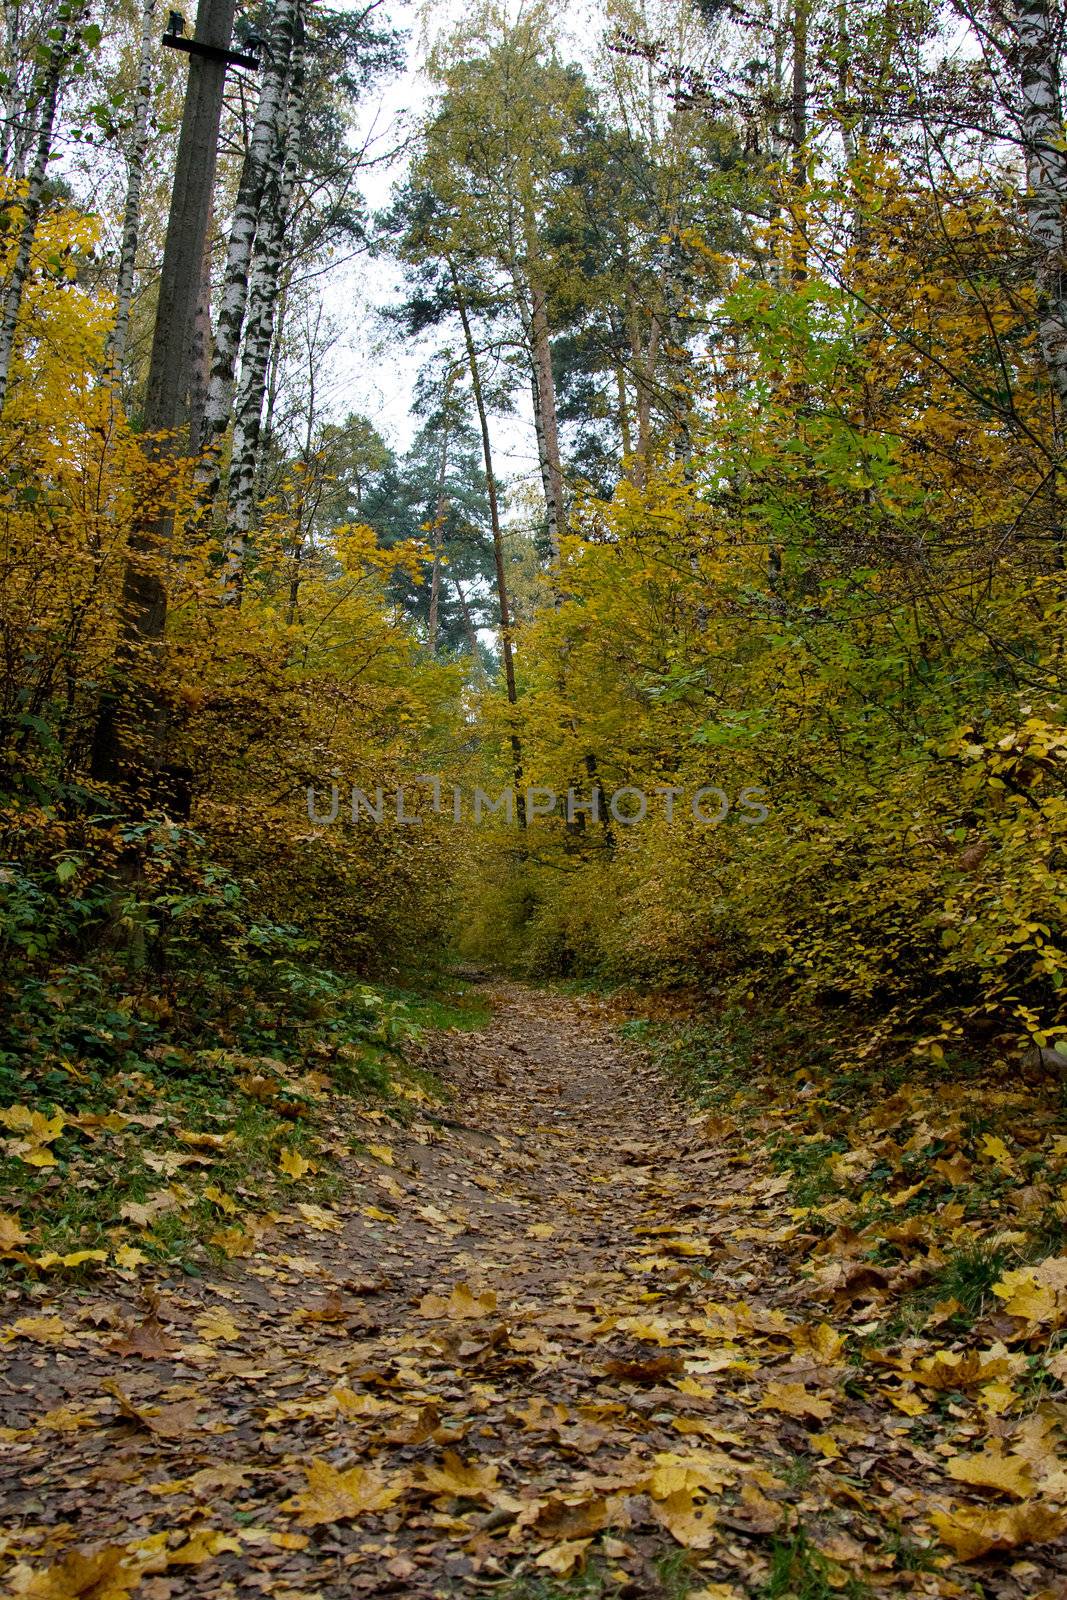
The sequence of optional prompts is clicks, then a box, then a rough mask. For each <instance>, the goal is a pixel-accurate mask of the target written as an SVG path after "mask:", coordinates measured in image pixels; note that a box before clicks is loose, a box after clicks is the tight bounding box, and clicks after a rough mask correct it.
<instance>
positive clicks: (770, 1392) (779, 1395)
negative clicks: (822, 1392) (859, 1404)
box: [756, 1383, 834, 1422]
mask: <svg viewBox="0 0 1067 1600" xmlns="http://www.w3.org/2000/svg"><path fill="white" fill-rule="evenodd" d="M756 1409H757V1410H759V1411H780V1412H782V1413H783V1414H784V1415H785V1416H787V1417H815V1418H817V1419H818V1420H819V1421H820V1422H822V1421H824V1420H825V1419H826V1418H827V1417H829V1416H830V1415H832V1413H833V1409H834V1408H833V1406H832V1405H831V1404H830V1402H829V1401H828V1400H820V1399H819V1398H818V1397H817V1396H816V1395H811V1394H809V1393H808V1391H807V1390H806V1389H805V1387H804V1385H803V1384H802V1383H769V1384H768V1385H767V1387H766V1389H765V1390H764V1391H763V1396H762V1398H761V1400H760V1403H759V1405H758V1407H757V1408H756Z"/></svg>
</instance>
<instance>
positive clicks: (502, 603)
mask: <svg viewBox="0 0 1067 1600" xmlns="http://www.w3.org/2000/svg"><path fill="white" fill-rule="evenodd" d="M445 260H446V262H447V265H448V272H449V277H450V278H451V280H452V293H453V295H454V297H455V303H456V310H457V312H458V313H459V320H460V324H461V326H462V328H463V342H464V345H465V347H466V351H467V365H468V367H469V369H470V375H471V388H472V389H473V391H474V404H475V407H476V408H477V411H478V426H479V429H480V431H481V436H482V458H483V460H484V462H485V491H486V496H487V498H488V500H489V521H490V525H491V527H492V530H493V559H494V564H495V566H496V593H497V604H498V606H499V610H500V653H501V655H502V656H503V658H504V681H505V683H506V685H507V693H508V704H509V705H512V706H514V705H517V704H518V700H519V695H518V690H517V688H516V683H515V655H514V651H513V649H512V641H511V612H510V609H509V607H508V586H507V575H506V573H505V571H504V538H503V533H502V530H501V527H500V504H499V501H498V499H497V492H496V474H495V472H494V471H493V449H492V442H491V440H490V437H489V417H488V414H487V412H486V409H485V395H484V393H483V391H482V375H481V369H480V368H479V365H478V351H477V349H476V347H475V343H474V334H473V333H472V331H471V323H470V316H469V314H468V312H467V302H466V300H465V299H464V296H463V289H462V286H461V284H460V281H459V274H458V273H457V271H456V265H455V262H454V261H453V260H452V257H451V256H446V258H445ZM511 753H512V756H513V758H514V762H515V784H516V788H517V789H518V788H521V787H522V743H521V741H520V739H519V736H518V734H517V733H516V732H514V731H513V732H512V735H511ZM518 813H519V825H520V827H521V826H523V825H524V818H525V809H524V807H523V806H522V805H521V803H520V805H519V807H518Z"/></svg>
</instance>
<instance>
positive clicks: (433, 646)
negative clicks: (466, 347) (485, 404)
mask: <svg viewBox="0 0 1067 1600" xmlns="http://www.w3.org/2000/svg"><path fill="white" fill-rule="evenodd" d="M448 387H449V389H450V388H451V387H452V386H451V383H449V386H448ZM447 405H448V392H447V390H446V393H445V407H446V408H447ZM447 475H448V422H447V420H446V421H445V423H444V425H443V428H442V433H441V463H440V466H439V467H438V471H437V504H436V505H435V507H434V518H433V573H432V576H431V578H430V618H429V624H428V627H427V643H428V645H429V648H430V654H431V655H435V654H436V653H437V608H438V602H439V601H440V597H441V554H442V550H443V548H444V529H445V520H446V518H447V516H448V496H447V495H446V493H445V479H446V478H447Z"/></svg>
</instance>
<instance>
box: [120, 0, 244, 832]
mask: <svg viewBox="0 0 1067 1600" xmlns="http://www.w3.org/2000/svg"><path fill="white" fill-rule="evenodd" d="M236 10H237V4H236V0H200V4H199V8H198V10H197V16H196V31H195V33H194V35H193V37H192V39H184V38H183V37H181V34H180V32H179V33H169V34H166V35H164V39H163V42H164V44H170V45H174V46H175V47H176V48H179V49H181V50H183V51H184V52H185V53H187V54H188V56H189V84H188V88H187V90H186V96H185V110H184V112H183V114H182V127H181V136H180V138H179V141H178V159H177V164H176V167H175V172H174V189H173V193H172V195H171V204H170V218H169V221H168V223H167V239H166V244H165V246H164V250H163V266H162V272H161V276H160V285H159V305H158V309H157V311H156V326H155V333H154V335H153V339H152V359H151V364H150V366H149V370H148V386H147V391H146V395H145V406H144V415H143V419H142V426H143V430H144V432H145V433H146V434H149V435H154V436H156V437H154V438H152V439H150V441H149V443H148V449H149V453H150V454H151V455H153V456H154V457H156V458H157V459H158V458H160V457H163V456H166V455H173V454H175V453H176V452H178V451H179V450H180V449H181V445H180V443H179V437H178V436H179V433H180V431H181V430H183V429H187V428H188V424H189V392H190V386H191V382H192V374H193V346H194V339H195V330H196V320H197V310H198V302H199V298H200V288H201V283H202V281H203V276H202V274H203V260H204V247H205V243H206V240H207V235H208V229H209V228H210V226H211V211H212V199H213V195H214V188H215V165H216V158H217V152H218V141H219V125H220V123H221V120H222V97H223V87H224V84H225V80H226V68H227V66H228V65H230V64H231V63H234V62H238V63H239V64H241V65H252V66H254V65H255V64H256V63H255V61H254V60H250V59H249V58H247V57H238V56H235V55H234V54H233V53H232V52H231V51H230V50H229V44H230V37H231V34H232V32H233V22H234V15H235V13H236ZM186 448H188V446H186ZM172 529H173V514H172V512H170V511H169V510H167V509H166V508H165V507H164V508H161V507H159V506H158V505H149V506H148V508H146V510H145V512H144V514H143V515H142V516H141V518H139V520H138V521H137V522H136V523H135V524H134V527H133V528H132V530H131V533H130V539H129V543H128V546H127V551H126V566H125V570H124V572H123V582H122V603H121V610H120V614H119V634H118V641H117V645H116V650H115V662H114V669H113V682H112V685H111V687H110V688H109V689H107V690H106V691H105V693H104V694H103V695H102V697H101V702H100V709H99V713H98V717H97V724H96V729H95V732H94V736H93V751H92V773H93V776H94V777H95V778H97V779H99V780H100V781H101V782H105V783H112V784H117V785H119V786H120V787H121V788H122V789H123V790H124V791H125V796H126V799H127V801H128V802H129V803H131V804H132V805H134V806H139V805H144V804H146V803H150V802H151V801H152V799H153V798H154V797H155V795H154V791H155V789H156V788H157V781H158V779H157V772H156V768H157V762H158V756H157V752H156V750H155V744H156V737H155V735H156V730H157V725H158V721H159V717H158V691H157V679H158V674H159V666H160V662H159V656H160V647H161V645H162V641H163V630H164V627H165V625H166V620H167V591H166V587H165V585H164V582H163V578H162V575H161V572H160V570H159V556H160V553H161V552H162V550H163V549H164V548H165V546H166V544H167V542H168V541H169V539H170V536H171V532H172Z"/></svg>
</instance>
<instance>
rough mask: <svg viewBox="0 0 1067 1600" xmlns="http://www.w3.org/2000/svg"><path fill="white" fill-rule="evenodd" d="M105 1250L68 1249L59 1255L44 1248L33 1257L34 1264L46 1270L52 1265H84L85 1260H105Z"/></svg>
mask: <svg viewBox="0 0 1067 1600" xmlns="http://www.w3.org/2000/svg"><path fill="white" fill-rule="evenodd" d="M106 1260H107V1251H106V1250H69V1251H68V1252H67V1254H66V1255H62V1256H61V1255H59V1254H58V1253H57V1252H56V1251H55V1250H46V1251H44V1252H43V1254H41V1255H39V1256H37V1257H36V1258H35V1259H34V1263H33V1264H34V1266H35V1267H39V1268H41V1270H43V1271H45V1272H47V1271H49V1270H50V1269H51V1268H52V1267H84V1265H85V1263H86V1262H87V1261H106Z"/></svg>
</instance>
